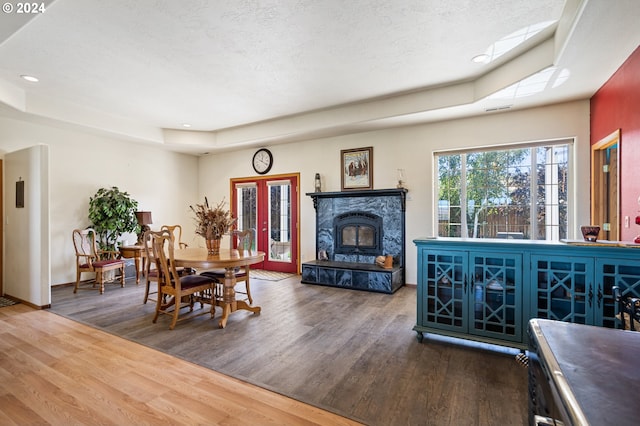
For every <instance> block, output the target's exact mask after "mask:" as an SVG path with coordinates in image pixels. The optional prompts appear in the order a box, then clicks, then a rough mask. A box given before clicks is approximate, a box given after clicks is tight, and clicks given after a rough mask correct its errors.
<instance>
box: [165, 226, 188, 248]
mask: <svg viewBox="0 0 640 426" xmlns="http://www.w3.org/2000/svg"><path fill="white" fill-rule="evenodd" d="M160 230H161V231H164V230H167V231H169V232H170V233H171V236H172V237H173V240H174V244H175V245H176V247H177V248H181V249H182V248H186V247H187V243H183V242H182V226H180V225H162V226H161V227H160ZM176 237H177V238H176Z"/></svg>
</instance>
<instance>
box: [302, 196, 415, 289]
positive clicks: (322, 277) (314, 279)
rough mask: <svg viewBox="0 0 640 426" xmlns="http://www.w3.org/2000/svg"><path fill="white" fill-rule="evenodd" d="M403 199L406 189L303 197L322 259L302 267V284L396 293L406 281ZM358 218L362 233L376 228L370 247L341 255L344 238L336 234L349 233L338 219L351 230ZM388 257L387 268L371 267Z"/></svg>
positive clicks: (345, 250)
mask: <svg viewBox="0 0 640 426" xmlns="http://www.w3.org/2000/svg"><path fill="white" fill-rule="evenodd" d="M406 194H407V190H406V189H395V188H394V189H377V190H358V191H342V192H311V193H307V195H308V196H309V197H312V198H313V206H314V208H315V210H316V254H319V253H322V254H323V255H322V256H319V257H320V258H321V259H318V260H314V261H310V262H304V263H303V264H302V282H303V283H305V284H320V285H328V286H334V287H344V288H352V289H359V290H368V291H376V292H383V293H393V292H395V291H396V290H397V289H398V288H400V287H401V286H402V285H403V284H404V278H405V273H404V269H405V210H406ZM358 217H362V218H364V219H366V220H365V221H364V223H363V224H362V226H363V227H365V226H366V227H367V228H372V227H374V226H375V227H379V229H378V231H377V232H373V234H374V235H376V238H377V239H376V241H375V244H368V245H366V246H357V245H356V247H353V246H348V247H346V249H345V247H344V246H343V245H341V241H342V240H343V239H342V238H341V237H342V236H344V235H347V234H344V233H340V232H339V231H340V230H341V229H346V228H353V227H352V226H346V227H341V226H340V225H339V224H340V223H342V222H341V221H340V219H341V218H348V219H347V220H348V222H349V225H351V224H352V223H354V221H357V218H358ZM336 219H337V220H336ZM356 223H357V222H356ZM356 227H357V225H356ZM350 248H353V250H351V249H350ZM325 254H326V258H325ZM387 255H390V256H392V257H393V267H392V268H389V269H385V268H382V267H379V266H377V265H376V264H375V259H376V257H377V256H387Z"/></svg>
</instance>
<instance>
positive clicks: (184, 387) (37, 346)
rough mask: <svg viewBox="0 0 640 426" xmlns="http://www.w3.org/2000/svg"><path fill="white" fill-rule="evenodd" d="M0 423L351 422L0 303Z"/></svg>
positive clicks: (89, 330)
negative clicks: (162, 368)
mask: <svg viewBox="0 0 640 426" xmlns="http://www.w3.org/2000/svg"><path fill="white" fill-rule="evenodd" d="M69 291H71V289H69ZM96 297H98V296H97V295H96ZM160 365H164V366H166V367H167V368H166V369H164V371H161V369H160V368H159V366H160ZM0 424H2V425H47V424H51V425H71V424H84V425H97V424H101V425H110V424H112V425H145V424H166V425H173V424H175V425H180V424H184V425H193V424H227V425H244V424H246V425H260V424H270V425H329V424H331V425H334V424H335V425H355V424H357V423H355V422H353V421H351V420H348V419H345V418H342V417H340V416H338V415H335V414H332V413H330V412H327V411H324V410H321V409H318V408H315V407H313V406H311V405H307V404H304V403H301V402H298V401H296V400H294V399H291V398H287V397H285V396H282V395H279V394H276V393H274V392H270V391H268V390H265V389H262V388H259V387H257V386H253V385H250V384H248V383H245V382H241V381H239V380H237V379H234V378H231V377H229V376H225V375H223V374H220V373H217V372H215V371H212V370H210V369H207V368H205V367H201V366H198V365H195V364H192V363H190V362H187V361H184V360H181V359H178V358H175V357H172V356H170V355H166V354H164V353H162V352H159V351H156V350H154V349H150V348H148V347H145V346H143V345H140V344H138V343H134V342H131V341H128V340H125V339H122V338H119V337H116V336H113V335H111V334H108V333H105V332H103V331H99V330H96V329H94V328H90V327H88V326H85V325H83V324H79V323H77V322H74V321H71V320H68V319H66V318H63V317H61V316H58V315H56V314H53V313H51V312H47V311H38V310H34V309H32V308H29V307H27V306H25V305H21V304H19V305H14V306H10V307H4V308H1V309H0Z"/></svg>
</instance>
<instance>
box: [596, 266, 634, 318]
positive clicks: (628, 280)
mask: <svg viewBox="0 0 640 426" xmlns="http://www.w3.org/2000/svg"><path fill="white" fill-rule="evenodd" d="M595 284H596V294H595V301H594V303H595V304H596V305H597V306H601V308H599V309H598V316H597V317H596V318H595V320H594V323H595V325H601V326H604V327H611V328H614V327H615V328H619V327H620V325H621V322H620V320H618V319H616V315H617V314H618V310H617V308H618V306H617V305H616V303H615V300H614V298H613V287H615V286H617V287H618V288H619V289H620V294H621V295H622V296H631V297H640V261H639V260H636V259H624V258H623V259H620V258H599V259H596V283H595ZM600 289H602V293H600Z"/></svg>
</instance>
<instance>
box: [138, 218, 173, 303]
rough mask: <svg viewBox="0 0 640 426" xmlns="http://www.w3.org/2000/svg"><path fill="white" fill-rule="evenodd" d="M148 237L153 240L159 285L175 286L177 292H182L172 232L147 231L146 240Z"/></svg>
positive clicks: (152, 246)
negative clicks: (175, 260)
mask: <svg viewBox="0 0 640 426" xmlns="http://www.w3.org/2000/svg"><path fill="white" fill-rule="evenodd" d="M147 237H148V238H149V239H150V240H151V249H152V253H153V259H154V261H155V264H156V269H157V270H158V282H159V285H162V286H173V287H175V288H176V290H177V291H180V276H179V275H178V272H177V271H176V267H175V262H174V255H173V251H174V249H175V247H174V240H173V237H172V235H171V232H169V231H168V230H166V229H165V230H162V231H158V232H154V231H147V232H146V233H145V238H147Z"/></svg>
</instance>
